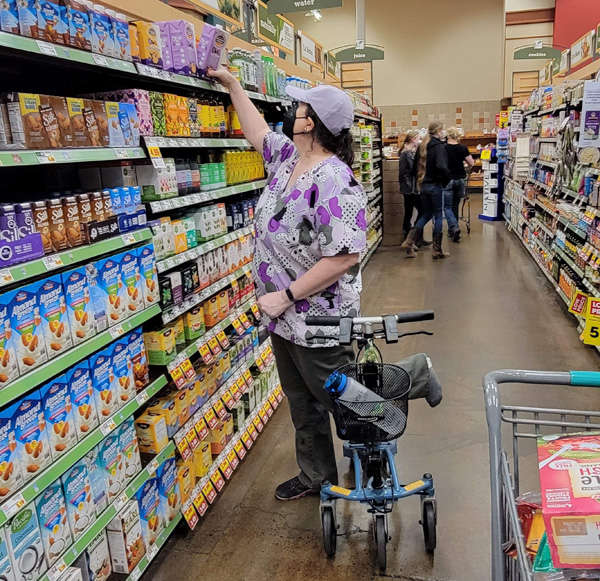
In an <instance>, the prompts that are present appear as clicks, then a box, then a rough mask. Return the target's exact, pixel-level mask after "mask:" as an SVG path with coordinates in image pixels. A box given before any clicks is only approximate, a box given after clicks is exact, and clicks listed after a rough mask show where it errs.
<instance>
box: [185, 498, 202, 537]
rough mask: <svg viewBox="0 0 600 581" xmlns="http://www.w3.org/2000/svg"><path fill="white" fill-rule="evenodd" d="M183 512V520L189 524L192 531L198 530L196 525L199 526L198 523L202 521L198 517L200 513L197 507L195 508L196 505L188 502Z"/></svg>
mask: <svg viewBox="0 0 600 581" xmlns="http://www.w3.org/2000/svg"><path fill="white" fill-rule="evenodd" d="M182 512H183V518H184V519H185V521H186V522H187V524H188V526H189V527H190V529H191V530H194V529H195V528H196V525H197V524H198V521H199V520H200V518H199V517H198V513H197V512H196V507H195V506H194V503H193V502H190V501H189V500H188V501H187V502H186V503H185V504H184V505H183V509H182Z"/></svg>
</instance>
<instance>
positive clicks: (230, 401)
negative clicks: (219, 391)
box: [223, 390, 235, 410]
mask: <svg viewBox="0 0 600 581" xmlns="http://www.w3.org/2000/svg"><path fill="white" fill-rule="evenodd" d="M223 401H224V402H225V405H226V406H227V409H229V410H231V409H233V408H234V407H235V399H234V398H233V396H232V395H231V392H230V391H229V390H227V391H225V393H224V394H223Z"/></svg>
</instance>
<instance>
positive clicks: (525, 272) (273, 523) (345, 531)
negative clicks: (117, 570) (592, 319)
mask: <svg viewBox="0 0 600 581" xmlns="http://www.w3.org/2000/svg"><path fill="white" fill-rule="evenodd" d="M446 246H448V244H446ZM449 250H450V251H451V253H452V256H451V257H450V258H449V259H447V260H445V261H439V262H433V261H432V260H431V258H430V256H429V251H428V250H425V251H422V253H421V256H419V257H418V258H417V259H416V260H410V261H409V260H405V259H404V258H402V257H401V255H400V254H399V253H398V252H397V250H379V251H378V252H377V253H376V254H375V256H374V257H373V259H372V261H371V262H370V263H369V265H368V266H367V268H366V269H365V271H364V274H363V281H364V293H363V312H364V313H365V314H381V313H389V312H401V311H408V310H416V309H423V308H432V309H435V312H436V320H435V321H433V322H431V323H425V324H423V325H422V327H423V328H426V329H428V330H431V331H434V332H435V335H434V336H433V337H414V338H409V339H406V340H405V341H404V342H403V343H401V344H400V345H399V346H395V347H386V348H385V349H384V353H385V356H386V358H387V360H388V361H394V360H397V359H400V358H401V357H402V356H404V355H408V354H411V353H414V352H419V351H425V352H427V353H428V354H429V355H430V356H431V358H432V360H433V362H434V366H435V368H436V370H437V373H438V375H439V377H440V379H441V381H442V384H443V386H444V401H443V402H442V404H441V405H440V406H439V407H437V408H435V409H431V408H429V407H428V406H427V404H426V403H425V402H421V401H420V402H415V403H412V404H411V409H410V414H409V423H408V429H407V431H406V433H405V435H404V436H403V437H402V438H401V439H400V440H399V453H398V458H397V464H398V466H399V469H400V473H401V478H402V479H403V480H404V481H405V482H407V481H410V480H412V479H415V478H418V477H419V476H420V475H422V474H423V473H424V472H431V473H433V475H434V478H435V481H436V488H437V498H438V502H439V523H438V549H437V551H436V553H435V556H434V557H430V556H428V554H427V553H426V552H425V549H424V546H423V540H422V533H421V528H420V526H419V524H418V520H419V514H418V513H419V510H418V501H417V500H416V499H407V500H405V501H402V502H400V503H398V504H397V505H396V508H395V510H394V512H393V515H392V517H391V531H390V533H391V535H392V540H391V542H390V545H389V553H388V563H389V566H388V569H387V572H386V574H380V573H378V572H377V570H376V568H375V566H374V557H375V556H374V549H373V537H372V528H371V520H370V518H369V517H370V515H368V514H367V513H366V510H365V509H364V507H361V506H349V505H348V504H346V505H344V504H342V503H339V504H338V514H339V515H340V520H341V523H342V529H341V532H342V536H340V538H339V539H338V553H337V555H336V557H335V559H327V558H326V557H325V555H324V553H323V549H322V546H321V528H320V521H319V512H318V500H317V499H315V498H305V499H302V500H299V501H296V502H289V503H281V502H277V501H276V500H275V499H274V498H273V491H274V488H275V486H276V485H277V484H279V483H280V482H281V481H283V480H285V479H287V478H289V477H291V476H293V475H294V474H295V473H296V465H295V458H294V445H293V428H292V424H291V422H290V419H289V413H288V410H287V407H286V406H282V407H280V409H279V411H278V412H277V413H276V414H275V415H274V417H273V418H272V419H271V421H270V422H269V424H268V425H267V428H266V431H265V432H264V433H263V435H261V437H260V438H259V440H258V441H257V443H256V445H255V446H254V447H253V449H252V451H251V453H250V454H249V456H248V457H247V458H246V459H245V460H244V462H243V463H242V465H241V467H240V468H239V469H238V471H237V473H236V474H235V476H234V477H233V479H232V481H231V482H230V483H229V484H228V485H227V487H226V489H225V490H224V492H223V493H222V494H221V496H220V497H219V498H218V500H217V501H216V503H215V505H214V506H213V507H212V508H211V510H210V512H209V513H208V514H207V516H205V518H204V519H203V520H202V521H201V523H200V524H199V526H198V528H197V529H196V531H195V532H193V533H186V532H185V530H183V529H184V527H182V530H181V531H178V532H177V533H176V535H175V536H174V537H173V538H172V539H171V540H170V541H169V543H168V545H167V547H166V550H163V551H161V553H160V554H159V555H158V557H157V559H156V561H155V563H154V564H153V565H152V568H151V569H150V570H149V572H148V573H147V578H148V579H153V580H156V581H163V580H164V581H167V580H173V579H176V580H178V581H192V580H207V579H227V580H228V581H244V580H251V579H252V580H254V579H256V580H262V579H269V580H278V581H279V580H281V581H295V580H301V581H305V580H306V579H315V580H324V581H325V580H326V581H338V580H339V581H346V580H350V579H352V580H372V579H373V580H375V579H401V580H405V581H409V580H410V581H417V580H419V581H424V580H440V581H441V580H443V581H451V580H452V581H482V580H486V579H490V569H489V542H490V541H489V530H490V514H489V512H490V508H489V484H488V482H489V473H488V436H487V427H486V422H485V416H484V407H483V397H482V389H481V378H482V376H483V375H484V374H485V373H486V372H488V371H490V370H493V369H501V368H528V369H544V370H569V369H587V370H597V369H598V367H599V363H600V358H599V357H598V354H597V353H595V352H593V351H592V350H591V349H590V348H586V347H584V346H583V345H582V344H581V343H580V342H579V340H578V336H577V331H576V328H575V325H574V324H573V323H572V321H571V319H570V318H567V316H568V315H566V313H565V309H564V305H563V303H562V302H561V301H560V298H559V297H558V295H557V294H556V293H555V292H554V290H553V289H552V287H551V286H550V284H549V283H548V282H547V280H546V278H545V277H544V276H543V275H542V274H541V273H540V272H539V270H538V267H537V266H536V265H535V264H534V263H533V261H532V260H531V258H530V256H529V255H528V254H527V253H526V251H525V250H524V249H523V248H522V246H521V243H520V242H519V241H518V240H517V239H516V238H515V236H514V235H512V234H509V233H508V232H507V230H506V226H505V225H504V224H503V223H482V222H479V221H478V220H477V219H476V214H475V215H474V223H473V232H472V233H471V234H470V236H465V239H464V241H463V242H462V243H461V244H460V245H454V244H452V245H451V246H450V247H449ZM503 393H504V395H505V396H506V399H505V401H507V402H513V403H516V402H519V403H526V404H538V405H549V406H556V407H565V408H571V409H573V408H575V407H579V408H580V409H597V408H598V403H599V402H600V393H595V392H593V391H592V390H586V389H583V388H558V387H538V386H536V387H531V386H509V387H508V388H506V389H505V390H504V392H503ZM523 458H524V464H525V465H526V466H525V470H524V475H523V483H524V488H528V487H535V486H537V484H536V480H537V477H536V462H535V451H534V450H533V449H531V448H529V449H523ZM528 461H530V462H528ZM527 466H529V469H528V468H527ZM339 468H340V472H341V473H342V472H343V473H346V474H347V471H348V464H347V461H346V460H344V459H342V458H340V459H339Z"/></svg>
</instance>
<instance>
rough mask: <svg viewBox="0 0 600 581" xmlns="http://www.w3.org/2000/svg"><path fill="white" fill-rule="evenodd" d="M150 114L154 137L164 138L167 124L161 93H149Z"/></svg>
mask: <svg viewBox="0 0 600 581" xmlns="http://www.w3.org/2000/svg"><path fill="white" fill-rule="evenodd" d="M149 95H150V114H151V115H152V123H153V125H154V135H156V136H157V137H164V136H165V135H166V134H167V122H166V119H165V105H164V99H163V95H162V93H157V92H156V91H150V92H149Z"/></svg>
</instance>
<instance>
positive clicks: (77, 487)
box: [61, 460, 96, 540]
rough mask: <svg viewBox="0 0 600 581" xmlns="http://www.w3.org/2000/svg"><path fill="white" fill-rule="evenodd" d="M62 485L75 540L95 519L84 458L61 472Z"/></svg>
mask: <svg viewBox="0 0 600 581" xmlns="http://www.w3.org/2000/svg"><path fill="white" fill-rule="evenodd" d="M61 480H62V487H63V491H64V495H65V503H66V507H67V517H68V519H69V525H70V527H71V532H72V533H73V537H74V539H75V540H77V539H78V538H79V537H80V536H81V535H82V534H83V533H84V532H85V531H86V529H87V528H88V527H89V526H90V524H92V523H93V522H94V521H95V520H96V510H95V506H94V499H93V494H92V485H91V482H90V475H89V471H88V467H87V463H86V461H85V460H80V461H79V462H77V464H75V465H74V466H73V467H72V468H71V469H70V470H68V471H67V472H65V474H63V476H62V478H61Z"/></svg>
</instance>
